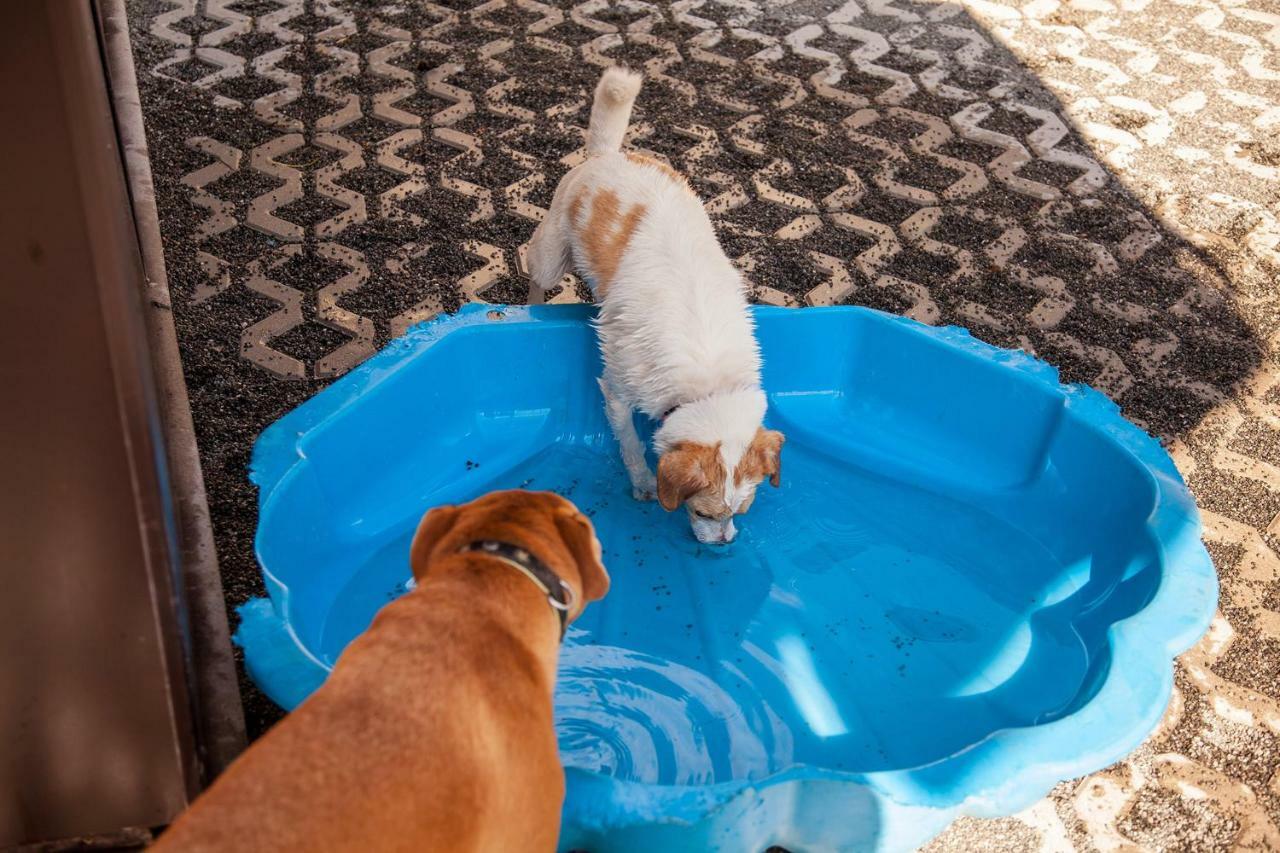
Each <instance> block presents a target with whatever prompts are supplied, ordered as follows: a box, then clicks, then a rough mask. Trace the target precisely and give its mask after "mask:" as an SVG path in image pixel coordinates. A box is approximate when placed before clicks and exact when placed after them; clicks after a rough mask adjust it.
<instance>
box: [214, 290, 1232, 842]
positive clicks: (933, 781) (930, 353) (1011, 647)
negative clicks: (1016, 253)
mask: <svg viewBox="0 0 1280 853" xmlns="http://www.w3.org/2000/svg"><path fill="white" fill-rule="evenodd" d="M591 316H592V313H591V309H589V308H584V307H576V306H566V307H536V308H501V309H499V308H495V307H493V306H471V307H468V308H466V309H464V310H463V311H461V312H460V313H459V314H457V315H454V316H451V317H444V318H441V319H439V320H437V321H435V322H432V323H429V324H426V325H423V326H420V327H417V328H415V329H414V330H412V331H411V332H409V333H408V334H407V335H405V336H404V337H402V338H400V339H399V340H397V341H395V342H393V343H392V344H391V345H390V346H389V347H388V348H387V349H386V350H384V351H383V352H382V353H380V354H379V355H378V356H376V357H375V358H373V359H371V360H370V361H368V362H367V363H366V364H364V365H363V366H362V367H360V368H359V369H358V370H356V371H354V372H353V373H352V374H350V375H348V376H347V377H345V378H344V379H342V380H341V381H339V382H337V383H336V384H334V385H333V386H331V387H330V388H328V389H327V390H325V391H324V392H322V393H320V394H319V395H317V396H316V397H315V398H313V399H312V400H310V401H308V402H307V403H306V404H304V405H303V406H301V407H300V408H298V409H297V410H295V411H294V412H292V413H290V414H289V415H287V416H285V417H284V418H282V419H281V420H280V421H278V422H277V423H276V424H274V425H272V426H271V427H270V428H269V429H268V430H267V431H266V432H265V433H263V435H262V437H261V438H260V439H259V441H258V444H257V447H256V452H255V456H254V464H253V477H254V480H255V481H256V482H257V483H258V484H259V486H260V487H261V518H260V523H259V524H260V526H259V530H258V539H257V548H258V557H259V560H260V561H261V564H262V568H263V575H264V577H265V579H266V582H267V589H268V591H269V593H270V598H269V599H263V600H259V601H256V602H253V603H251V604H249V605H248V606H246V607H245V608H243V610H242V623H241V626H240V631H239V634H238V639H239V641H240V642H241V643H242V645H243V646H244V648H245V658H246V661H247V664H248V667H249V671H250V672H251V673H252V675H253V677H254V679H255V680H256V681H257V682H258V684H259V685H261V687H262V688H263V689H264V690H265V691H266V692H267V693H268V695H270V696H271V697H272V698H273V699H275V700H276V701H277V702H279V703H280V704H281V705H283V706H285V707H286V708H292V707H293V706H295V705H297V704H298V703H299V702H301V701H302V700H303V699H304V698H305V697H306V696H307V695H308V694H309V693H310V692H311V691H312V690H314V689H315V688H316V687H317V686H318V685H319V684H320V683H321V682H322V681H323V679H324V677H325V675H326V674H327V672H328V671H329V668H330V667H331V666H332V665H333V663H334V661H335V660H336V659H337V657H338V655H339V654H341V652H342V650H343V648H344V647H345V646H346V644H347V643H348V642H349V641H350V640H351V639H352V638H353V637H354V636H355V635H356V634H357V633H359V632H360V631H361V630H363V629H364V628H365V627H366V626H367V625H368V624H369V621H370V620H371V619H372V617H373V615H374V612H375V611H377V610H378V608H380V607H381V606H382V605H383V604H385V603H386V602H388V601H390V600H392V599H394V598H395V597H396V596H398V595H400V594H402V593H403V592H404V590H405V582H406V581H407V579H408V578H409V568H408V559H407V557H408V549H409V540H410V537H411V535H412V534H413V531H414V529H415V526H416V524H417V522H418V519H419V518H420V516H421V515H422V513H423V512H424V511H425V510H426V509H427V508H429V507H431V506H434V505H436V504H441V503H456V502H460V501H466V500H469V499H471V498H473V497H476V496H477V495H480V494H482V493H484V492H487V491H490V490H492V489H500V488H511V487H528V488H533V489H550V490H553V491H556V492H559V493H560V494H562V495H565V496H566V497H569V498H571V499H572V500H574V501H575V502H576V503H577V504H578V506H579V507H580V508H581V509H583V510H584V511H585V512H587V513H588V514H590V515H591V516H592V517H593V519H594V521H595V524H596V529H597V532H598V534H599V536H600V539H601V541H602V543H603V545H604V552H605V563H606V565H607V566H608V568H609V571H610V573H611V575H612V578H613V587H612V590H611V591H610V593H609V595H608V597H607V598H606V599H604V600H603V601H601V602H598V603H596V604H593V605H592V606H591V607H590V608H589V609H588V610H587V612H586V614H585V616H583V618H582V619H580V620H579V621H578V622H577V624H576V625H574V626H573V627H572V628H571V629H570V631H569V635H568V638H567V641H566V643H565V646H564V650H563V656H562V659H561V664H560V673H559V681H558V686H557V691H556V716H557V730H558V734H559V738H560V749H561V754H562V757H563V760H564V764H565V766H566V768H567V774H568V796H567V798H566V804H565V811H564V824H563V830H562V835H561V848H562V849H563V850H576V849H582V850H592V851H599V853H603V851H637V852H638V851H644V853H651V851H656V850H661V851H708V850H723V851H742V853H759V851H762V850H764V849H765V848H767V847H769V846H770V845H775V844H776V845H781V846H783V847H785V848H788V849H789V850H792V851H797V852H799V851H816V850H906V849H911V848H913V847H915V846H917V845H919V844H921V843H923V842H924V841H926V840H927V839H928V838H930V837H931V836H933V835H934V834H936V833H938V832H940V831H941V830H942V829H943V828H945V827H946V825H947V824H948V823H949V822H950V821H951V820H952V819H953V818H955V817H956V816H958V815H961V814H969V815H977V816H995V815H1006V814H1010V813H1012V812H1015V811H1018V810H1020V809H1022V808H1025V807H1027V806H1028V805H1030V804H1031V803H1033V802H1034V801H1035V800H1036V799H1038V798H1039V797H1041V796H1043V795H1044V794H1045V793H1046V792H1047V791H1048V790H1049V788H1050V787H1052V786H1053V785H1054V784H1055V783H1057V782H1058V781H1060V780H1063V779H1067V778H1071V777H1074V776H1078V775H1081V774H1084V773H1087V772H1090V771H1093V770H1097V769H1099V768H1101V767H1104V766H1106V765H1107V764H1109V763H1111V762H1113V761H1115V760H1116V759H1118V758H1120V757H1121V756H1123V755H1124V754H1125V753H1127V752H1128V751H1129V750H1131V749H1133V748H1134V747H1135V746H1137V745H1138V743H1139V742H1140V741H1141V740H1142V739H1143V738H1144V737H1145V736H1146V734H1147V733H1148V732H1149V731H1150V730H1151V729H1152V727H1153V726H1155V724H1156V723H1157V722H1158V721H1159V719H1160V717H1161V714H1162V713H1163V712H1164V709H1165V705H1166V703H1167V701H1168V698H1169V694H1170V689H1171V685H1172V680H1173V678H1172V676H1173V671H1172V659H1173V657H1174V656H1175V655H1177V654H1178V653H1179V652H1181V651H1183V650H1184V649H1186V648H1187V647H1188V646H1190V645H1191V644H1192V643H1193V642H1195V640H1196V639H1197V638H1198V637H1199V636H1200V635H1201V633H1203V632H1204V630H1205V629H1206V627H1207V626H1208V624H1209V620H1210V618H1211V616H1212V614H1213V611H1214V607H1215V601H1216V593H1217V585H1216V578H1215V576H1214V572H1213V567H1212V565H1211V563H1210V561H1209V557H1208V555H1207V554H1206V552H1205V550H1204V547H1203V546H1202V545H1201V543H1200V540H1199V531H1200V527H1199V521H1198V516H1197V513H1196V508H1195V504H1194V503H1193V501H1192V499H1191V497H1190V495H1189V494H1188V493H1187V490H1186V488H1185V486H1184V485H1183V483H1182V480H1181V479H1180V478H1179V476H1178V473H1177V471H1176V470H1175V468H1174V466H1173V463H1172V462H1171V461H1170V459H1169V457H1168V455H1167V454H1166V453H1165V452H1164V451H1163V450H1162V449H1161V448H1160V446H1159V444H1157V443H1156V442H1155V441H1154V440H1152V439H1151V438H1149V437H1148V436H1147V435H1145V434H1144V433H1143V432H1142V431H1141V430H1140V429H1138V428H1137V427H1135V426H1133V425H1132V424H1130V423H1129V422H1127V421H1125V420H1124V419H1123V418H1121V416H1120V414H1119V412H1118V411H1117V409H1116V407H1115V406H1114V405H1113V404H1112V403H1110V402H1109V401H1108V400H1107V399H1106V398H1105V397H1103V396H1102V395H1101V394H1098V393H1096V392H1094V391H1091V390H1089V389H1088V388H1084V387H1079V386H1069V387H1065V386H1062V385H1060V384H1059V383H1058V380H1057V374H1056V373H1055V371H1054V370H1053V369H1052V368H1051V367H1049V366H1047V365H1045V364H1043V363H1041V362H1039V361H1036V360H1035V359H1033V358H1031V357H1029V356H1027V355H1024V354H1021V353H1016V352H1009V351H1005V350H999V349H995V348H993V347H990V346H988V345H986V344H983V343H980V342H978V341H976V340H974V339H973V338H971V337H970V336H969V335H968V334H967V333H966V332H964V331H961V330H958V329H935V328H929V327H926V326H922V325H919V324H917V323H914V322H911V321H909V320H904V319H902V318H898V317H892V316H889V315H886V314H881V313H878V312H875V311H869V310H865V309H858V308H832V309H809V310H799V311H795V310H785V309H772V308H761V309H758V310H757V311H756V315H755V316H756V319H757V323H758V328H759V336H760V343H761V346H762V348H763V351H764V364H765V371H764V378H765V387H766V389H767V391H768V392H769V400H770V408H769V416H768V421H767V425H768V426H770V427H772V428H775V429H781V430H783V431H784V432H785V433H786V434H787V444H786V448H785V450H784V452H783V472H782V473H783V482H782V487H781V488H780V489H772V488H769V487H768V486H767V485H765V486H762V487H761V489H760V492H759V497H758V498H757V500H756V503H755V506H754V507H753V508H752V509H751V511H750V512H749V513H748V514H747V515H746V516H744V517H743V518H742V519H741V520H740V521H741V523H740V524H739V528H740V531H741V532H740V534H739V537H738V540H737V541H736V542H735V543H733V544H732V545H730V546H728V547H720V548H715V547H709V546H704V545H699V544H698V543H697V542H696V541H695V540H694V539H693V537H692V535H691V533H690V530H689V523H688V521H687V519H686V518H685V516H684V514H683V513H682V512H680V513H671V514H668V513H665V512H663V511H662V509H661V508H660V507H659V506H658V505H657V504H656V503H644V504H642V503H637V502H636V501H634V500H633V499H632V498H631V494H630V485H629V483H628V480H627V477H626V475H625V474H624V473H623V470H622V467H621V464H620V462H619V460H618V458H617V448H616V445H615V443H614V441H613V439H612V437H611V433H610V431H609V428H608V425H607V424H606V422H605V419H604V413H603V405H602V401H601V399H600V392H599V391H598V390H597V387H596V382H595V378H596V376H597V375H598V374H599V372H600V364H599V357H598V355H597V351H596V342H595V335H594V332H593V330H592V327H591V324H590V320H591Z"/></svg>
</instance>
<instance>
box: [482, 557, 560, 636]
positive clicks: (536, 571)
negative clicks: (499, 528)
mask: <svg viewBox="0 0 1280 853" xmlns="http://www.w3.org/2000/svg"><path fill="white" fill-rule="evenodd" d="M458 550H459V551H463V552H472V553H476V554H483V555H485V556H486V557H493V558H494V559H495V560H501V561H502V562H504V563H506V564H507V565H508V566H510V567H511V568H513V569H515V570H516V571H518V572H520V574H522V575H524V576H525V577H527V578H528V579H529V580H531V581H533V582H534V583H536V584H537V585H538V589H540V590H542V591H543V593H545V594H546V596H547V604H550V605H551V609H552V610H554V611H555V612H556V615H557V616H558V617H560V639H561V640H563V639H564V631H565V626H566V625H567V623H568V621H569V611H570V610H571V609H572V608H573V589H572V587H570V586H569V585H568V584H567V583H565V582H564V581H563V580H561V578H560V576H559V575H557V574H556V573H555V572H553V571H551V569H550V568H548V566H547V564H546V563H544V562H542V561H541V560H539V559H538V558H537V557H535V556H533V555H532V554H530V553H529V552H528V551H526V550H525V549H524V548H520V547H518V546H516V545H512V544H510V543H507V542H497V541H495V540H493V539H481V540H480V541H478V542H472V543H471V544H470V545H466V546H463V547H462V548H459V549H458Z"/></svg>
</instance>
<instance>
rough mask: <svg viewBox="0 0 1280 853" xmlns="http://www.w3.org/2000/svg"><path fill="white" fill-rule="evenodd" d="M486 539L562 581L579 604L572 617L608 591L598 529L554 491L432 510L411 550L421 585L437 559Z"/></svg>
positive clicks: (495, 495)
mask: <svg viewBox="0 0 1280 853" xmlns="http://www.w3.org/2000/svg"><path fill="white" fill-rule="evenodd" d="M484 539H493V540H497V541H499V542H507V543H509V544H511V545H517V546H519V547H521V548H524V549H525V550H526V551H528V552H529V553H531V554H533V555H535V556H536V557H537V558H538V559H540V560H542V561H543V562H545V563H546V564H547V566H548V567H550V568H551V570H552V571H554V572H555V573H556V574H557V575H559V576H560V577H561V578H563V579H564V581H565V583H567V584H569V586H571V587H572V588H573V591H574V599H575V602H576V604H575V607H574V612H572V613H570V614H569V617H570V619H575V618H577V617H578V615H579V614H580V613H582V611H583V609H585V608H586V606H587V602H589V601H596V600H598V599H600V598H603V597H604V594H605V593H606V592H608V591H609V574H608V572H606V571H605V568H604V564H603V563H602V562H601V552H600V540H598V539H597V538H596V533H595V528H594V527H592V526H591V522H590V521H589V520H588V519H587V517H586V516H585V515H583V514H582V513H581V512H579V511H578V508H577V507H576V506H574V505H573V504H572V503H571V502H570V501H568V500H566V499H564V498H562V497H560V496H559V495H557V494H553V493H552V492H526V491H520V490H511V491H505V492H491V493H489V494H487V495H485V496H484V497H480V498H476V499H475V500H474V501H472V502H471V503H468V504H463V505H461V506H439V507H436V508H435V509H433V510H431V511H430V512H428V513H427V514H426V515H425V516H423V519H422V523H421V524H419V525H418V532H417V533H416V534H414V537H413V545H412V547H411V548H410V551H409V564H410V566H411V567H412V569H413V576H414V578H415V579H416V580H417V581H418V583H419V584H421V583H422V582H423V581H424V580H425V578H426V577H427V575H428V574H429V573H430V570H431V568H430V567H431V564H432V562H433V561H434V560H436V559H437V558H439V557H443V556H445V555H448V554H454V553H457V552H458V551H459V550H460V549H462V548H464V547H466V546H467V545H470V544H471V543H472V542H478V541H480V540H484Z"/></svg>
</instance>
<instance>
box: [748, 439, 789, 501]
mask: <svg viewBox="0 0 1280 853" xmlns="http://www.w3.org/2000/svg"><path fill="white" fill-rule="evenodd" d="M786 441H787V437H786V436H785V435H783V434H782V433H780V432H778V431H777V430H774V429H765V428H764V427H761V428H760V429H758V430H756V437H755V438H753V439H752V440H751V446H750V447H748V448H747V452H746V455H744V456H743V458H742V462H741V463H740V465H741V467H742V469H743V470H744V472H745V473H746V474H747V475H748V476H749V477H752V478H755V477H758V478H760V479H761V480H763V479H765V478H766V477H768V478H769V482H770V483H771V484H772V485H773V486H774V487H775V488H776V487H777V486H780V485H782V445H783V444H785V443H786Z"/></svg>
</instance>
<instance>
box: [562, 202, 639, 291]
mask: <svg viewBox="0 0 1280 853" xmlns="http://www.w3.org/2000/svg"><path fill="white" fill-rule="evenodd" d="M586 197H587V192H586V191H584V192H582V193H580V194H579V195H578V196H577V197H575V198H574V199H573V201H572V202H570V204H569V221H570V222H571V223H572V224H573V228H574V231H575V233H576V234H577V236H578V241H579V243H580V244H581V245H582V251H583V254H584V255H586V258H585V260H586V262H587V265H588V267H589V268H590V269H589V272H590V273H591V276H592V278H594V279H595V284H596V290H597V292H598V294H599V295H600V296H604V294H605V291H606V290H608V288H609V285H610V284H611V283H612V282H613V277H614V276H615V275H617V273H618V264H620V263H621V262H622V256H623V254H624V253H625V252H626V251H627V246H628V244H630V242H631V235H632V234H634V233H635V230H636V227H637V226H639V225H640V220H641V219H643V218H644V214H645V211H646V209H647V208H646V207H645V206H644V205H643V204H633V205H632V206H631V207H629V208H628V209H627V211H626V212H625V213H623V212H622V205H621V203H620V202H619V200H618V194H617V193H616V192H614V191H613V190H609V189H602V190H600V191H599V192H597V193H596V194H595V195H594V196H593V197H592V198H591V212H590V214H589V215H588V216H587V217H586V220H585V221H584V220H583V219H582V208H583V206H584V205H585V203H586Z"/></svg>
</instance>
